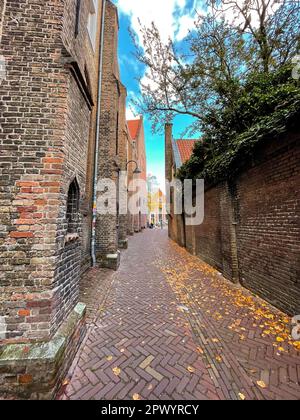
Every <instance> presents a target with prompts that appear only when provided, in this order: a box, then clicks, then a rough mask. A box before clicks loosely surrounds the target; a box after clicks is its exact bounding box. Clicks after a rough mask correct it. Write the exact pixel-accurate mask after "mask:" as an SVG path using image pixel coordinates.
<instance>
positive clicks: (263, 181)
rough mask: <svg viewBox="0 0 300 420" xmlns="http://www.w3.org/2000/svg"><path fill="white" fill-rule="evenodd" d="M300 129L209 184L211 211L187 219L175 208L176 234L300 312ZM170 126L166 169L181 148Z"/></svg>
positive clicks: (230, 274) (172, 227)
mask: <svg viewBox="0 0 300 420" xmlns="http://www.w3.org/2000/svg"><path fill="white" fill-rule="evenodd" d="M299 144H300V143H299V131H298V132H297V131H296V130H295V132H291V133H289V134H288V135H285V136H283V137H282V138H273V139H272V140H269V142H267V143H266V144H265V145H264V146H263V147H261V148H260V149H259V150H257V151H256V154H255V156H254V158H253V160H252V162H248V166H247V165H246V166H245V167H244V170H243V171H242V172H241V173H240V174H239V175H237V176H236V177H235V179H234V180H231V181H230V182H227V181H224V182H221V183H219V184H217V185H210V186H209V185H206V191H205V218H204V222H203V224H201V225H198V226H185V220H184V217H183V216H178V215H177V216H176V215H174V214H173V210H172V205H171V214H170V215H169V234H170V237H171V238H172V239H173V240H175V241H176V242H178V243H179V244H180V245H182V246H185V247H186V248H187V249H188V250H189V251H190V252H191V253H193V254H194V255H198V256H199V257H200V258H202V259H203V260H204V261H206V262H207V263H209V264H210V265H212V266H213V267H215V268H217V269H218V270H220V272H222V273H223V274H224V276H225V277H226V278H228V279H230V280H231V281H234V282H236V283H240V284H241V285H243V286H244V287H246V288H248V289H250V290H251V291H253V292H254V293H256V294H258V295H260V296H261V297H263V298H264V299H266V300H267V301H269V302H270V303H272V304H273V305H274V306H277V307H278V308H280V309H282V310H283V311H285V312H286V313H288V314H289V315H293V316H294V315H296V314H299V313H300V284H299V278H300V277H299V276H300V272H299V270H300V259H299V255H300V252H299V251H300V242H299V238H300V227H299V215H300V191H299V185H300V166H299V162H300V148H299ZM172 145H173V146H174V141H173V140H172V126H170V125H169V126H167V127H166V150H167V153H166V171H167V172H166V177H167V179H169V180H172V179H173V177H174V169H176V163H175V161H176V150H174V147H173V146H172Z"/></svg>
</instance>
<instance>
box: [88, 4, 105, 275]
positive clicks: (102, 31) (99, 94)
mask: <svg viewBox="0 0 300 420" xmlns="http://www.w3.org/2000/svg"><path fill="white" fill-rule="evenodd" d="M105 11H106V0H103V1H102V19H101V42H100V53H99V75H98V99H97V117H96V141H95V161H94V168H95V169H94V180H93V221H92V241H91V254H92V262H93V267H95V266H96V263H97V259H96V222H97V183H98V158H99V136H100V115H101V99H102V78H103V49H104V33H105V31H104V30H105Z"/></svg>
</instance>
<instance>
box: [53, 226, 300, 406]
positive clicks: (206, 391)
mask: <svg viewBox="0 0 300 420" xmlns="http://www.w3.org/2000/svg"><path fill="white" fill-rule="evenodd" d="M129 245H130V246H129V249H128V250H127V251H124V253H123V255H122V264H121V268H120V270H119V271H118V272H117V273H115V274H114V275H111V274H109V273H106V272H103V271H99V272H97V270H96V271H95V270H94V271H92V274H91V273H89V274H88V276H87V279H88V278H89V276H92V278H93V282H92V284H94V285H95V279H97V276H99V282H103V281H104V284H106V285H108V286H107V287H106V289H108V293H107V294H105V293H103V292H102V287H96V288H95V292H94V293H93V294H91V293H89V292H87V290H86V287H83V290H85V292H84V293H85V294H83V295H82V300H85V301H87V303H89V306H90V307H91V308H92V311H93V312H92V313H93V316H94V315H96V317H95V318H93V316H90V317H89V320H90V324H89V329H88V334H87V337H86V339H85V341H84V343H83V345H82V347H81V350H80V352H79V353H78V355H77V358H76V360H75V361H74V364H73V366H72V368H71V370H70V373H69V377H68V378H67V380H66V382H65V387H64V388H63V390H62V393H61V394H60V396H59V398H60V399H71V400H77V399H80V400H92V399H96V400H130V399H133V398H140V399H145V400H206V399H208V400H215V399H216V400H217V399H300V387H299V381H300V361H299V352H298V351H297V349H296V348H295V347H294V344H295V343H293V342H292V341H291V338H290V337H289V333H288V332H289V322H290V320H289V319H288V318H287V317H286V316H285V315H284V314H282V313H281V312H279V311H277V310H275V309H274V308H272V307H271V306H269V305H268V304H266V303H265V302H264V301H262V300H261V299H259V298H257V297H254V296H253V295H252V294H251V293H250V292H248V291H246V290H244V289H242V288H241V287H238V286H235V285H232V284H231V283H229V282H228V281H227V280H225V279H224V278H223V277H222V276H220V275H219V273H217V272H216V271H215V270H212V269H211V267H209V266H207V265H206V264H203V263H202V262H201V261H200V260H199V259H198V258H196V257H193V256H191V255H190V254H188V253H187V252H186V251H185V250H183V249H181V248H179V247H178V246H177V245H175V244H174V243H173V242H171V241H170V240H169V239H168V238H167V233H166V231H163V232H162V231H160V230H155V231H146V232H144V233H142V234H138V235H136V236H134V237H133V238H131V239H130V244H129ZM141 262H143V263H141ZM103 277H104V278H106V280H103ZM107 278H109V280H107ZM112 280H113V281H112ZM87 281H88V280H85V283H84V284H87ZM103 295H104V296H106V298H105V300H104V301H103ZM98 299H99V306H101V308H98V309H97V310H96V312H95V308H96V307H97V305H95V302H97V300H98ZM91 300H92V304H90V301H91ZM100 302H101V303H100ZM92 319H94V321H92Z"/></svg>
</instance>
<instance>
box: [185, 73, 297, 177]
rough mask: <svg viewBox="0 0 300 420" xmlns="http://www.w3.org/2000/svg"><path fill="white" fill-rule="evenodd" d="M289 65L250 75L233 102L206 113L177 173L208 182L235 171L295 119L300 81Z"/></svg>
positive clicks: (285, 129)
mask: <svg viewBox="0 0 300 420" xmlns="http://www.w3.org/2000/svg"><path fill="white" fill-rule="evenodd" d="M291 70H292V68H291V66H285V67H282V68H281V69H279V70H278V71H277V72H274V73H271V74H259V73H256V74H252V75H250V76H249V77H248V80H247V82H246V83H245V85H244V86H242V87H241V89H240V94H239V95H238V99H237V100H236V101H235V103H234V104H230V106H229V105H228V104H223V106H222V107H220V111H219V114H218V115H214V116H211V117H210V116H209V115H208V116H207V118H206V121H205V122H206V124H207V125H205V124H204V125H203V137H202V139H201V141H199V142H198V143H197V144H196V146H195V149H194V153H193V155H192V157H191V159H190V160H189V161H188V162H187V163H186V164H184V165H183V166H182V167H181V168H180V169H179V170H178V172H177V176H178V177H179V178H180V179H197V178H198V179H199V178H204V179H205V180H206V181H207V182H209V183H215V182H219V181H221V180H224V179H228V178H230V177H234V176H235V175H236V173H237V172H238V171H240V170H241V169H242V168H243V167H244V166H245V165H246V164H247V162H249V161H251V160H252V158H253V157H254V155H255V151H256V150H257V148H258V147H259V146H260V145H261V144H263V143H264V142H266V141H268V140H269V139H272V138H275V137H279V136H281V135H283V134H285V133H286V132H288V131H289V130H290V129H291V128H292V127H293V126H294V125H295V124H297V123H298V122H299V117H300V86H299V82H298V81H295V80H294V79H292V77H291Z"/></svg>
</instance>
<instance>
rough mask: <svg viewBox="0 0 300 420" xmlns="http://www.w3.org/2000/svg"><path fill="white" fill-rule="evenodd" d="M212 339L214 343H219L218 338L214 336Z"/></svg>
mask: <svg viewBox="0 0 300 420" xmlns="http://www.w3.org/2000/svg"><path fill="white" fill-rule="evenodd" d="M211 341H212V342H213V343H219V340H218V339H217V338H213V339H212V340H211Z"/></svg>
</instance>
